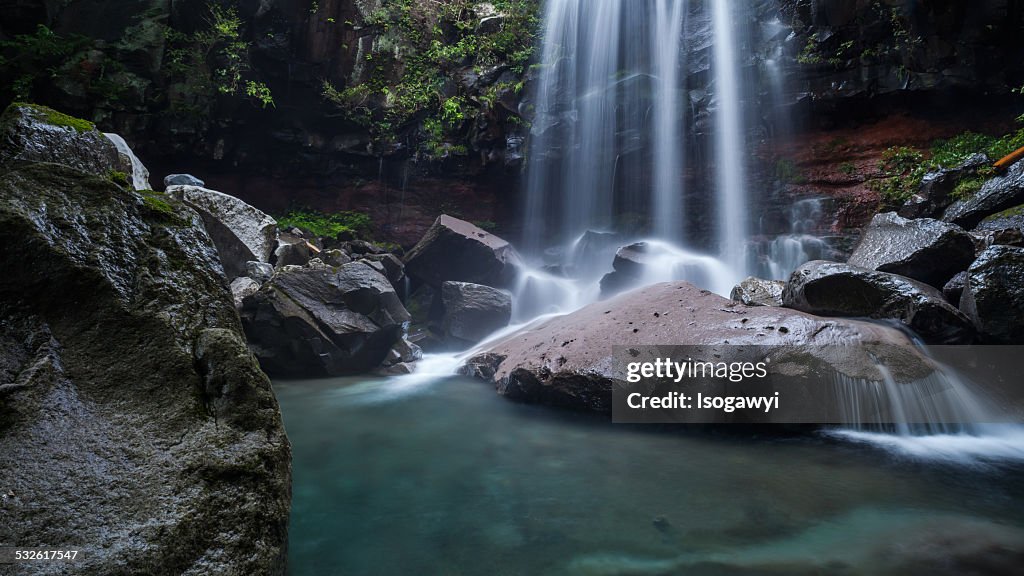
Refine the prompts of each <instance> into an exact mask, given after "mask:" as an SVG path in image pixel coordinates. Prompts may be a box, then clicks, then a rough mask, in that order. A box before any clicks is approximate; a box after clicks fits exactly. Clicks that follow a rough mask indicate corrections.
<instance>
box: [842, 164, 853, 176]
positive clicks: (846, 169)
mask: <svg viewBox="0 0 1024 576" xmlns="http://www.w3.org/2000/svg"><path fill="white" fill-rule="evenodd" d="M839 171H840V172H842V173H843V174H845V175H847V176H853V175H854V174H856V173H857V166H856V165H855V164H854V163H853V162H843V163H842V164H840V165H839Z"/></svg>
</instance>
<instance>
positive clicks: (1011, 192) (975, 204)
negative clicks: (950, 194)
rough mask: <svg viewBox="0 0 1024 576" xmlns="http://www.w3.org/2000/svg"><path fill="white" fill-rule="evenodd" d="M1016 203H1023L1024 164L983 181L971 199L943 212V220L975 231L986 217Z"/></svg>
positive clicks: (1017, 164) (1014, 166) (1011, 167)
mask: <svg viewBox="0 0 1024 576" xmlns="http://www.w3.org/2000/svg"><path fill="white" fill-rule="evenodd" d="M1019 204H1024V162H1017V163H1016V164H1014V165H1013V166H1010V168H1009V170H1007V171H1006V173H1005V174H1003V175H1002V176H996V177H995V178H992V179H990V180H989V181H987V182H985V184H984V185H983V186H982V187H981V190H979V191H978V193H977V194H975V195H974V196H972V197H970V198H968V199H966V200H961V201H959V202H955V203H954V204H953V205H952V206H950V207H949V208H947V209H946V212H945V214H944V215H943V216H942V219H943V220H945V221H946V222H952V223H954V224H957V225H959V226H962V227H964V228H974V227H975V226H977V225H978V224H979V223H980V222H981V221H982V220H984V219H985V218H987V217H988V216H991V215H993V214H997V213H999V212H1002V211H1003V210H1006V209H1007V208H1012V207H1014V206H1017V205H1019Z"/></svg>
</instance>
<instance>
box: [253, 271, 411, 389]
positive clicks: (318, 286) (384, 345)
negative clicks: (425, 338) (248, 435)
mask: <svg viewBox="0 0 1024 576" xmlns="http://www.w3.org/2000/svg"><path fill="white" fill-rule="evenodd" d="M241 316H242V324H243V326H244V327H245V333H246V334H247V335H248V337H249V345H250V347H251V348H252V350H253V352H254V353H255V354H256V357H257V358H259V360H260V364H261V365H262V366H263V368H264V369H265V370H266V371H267V372H268V373H270V374H279V375H283V376H333V375H341V374H358V373H363V372H368V371H370V370H373V369H376V368H378V367H380V366H381V364H382V363H383V362H384V361H385V360H386V359H387V357H388V352H389V351H390V350H391V348H392V347H393V346H394V345H395V344H396V343H397V342H398V341H399V340H400V339H401V338H402V335H403V332H404V324H405V323H406V322H408V321H409V319H410V317H409V313H408V312H406V310H405V308H404V307H403V306H402V303H401V302H400V301H399V299H398V295H397V294H395V290H394V288H393V287H392V286H391V283H390V282H388V279H387V278H385V277H384V276H383V275H382V274H380V273H379V272H377V271H375V270H374V269H372V268H370V267H369V266H368V265H366V264H365V263H363V262H351V263H348V264H345V265H343V266H341V267H339V268H331V267H327V266H319V267H305V268H302V267H297V266H288V267H285V268H284V269H282V270H280V271H278V272H277V273H276V274H275V275H274V277H273V278H271V280H270V281H269V282H267V283H266V284H264V285H263V286H262V287H261V288H260V290H259V291H258V292H256V293H255V294H253V295H252V296H249V297H247V298H246V299H245V300H244V301H243V302H242V310H241Z"/></svg>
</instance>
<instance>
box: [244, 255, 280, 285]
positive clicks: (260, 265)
mask: <svg viewBox="0 0 1024 576" xmlns="http://www.w3.org/2000/svg"><path fill="white" fill-rule="evenodd" d="M245 275H246V276H248V277H249V278H252V279H253V280H255V281H256V282H258V283H260V284H263V283H264V282H266V281H267V280H270V279H271V278H272V277H273V276H274V267H273V266H271V265H270V264H268V263H266V262H259V261H257V260H250V261H248V262H246V263H245Z"/></svg>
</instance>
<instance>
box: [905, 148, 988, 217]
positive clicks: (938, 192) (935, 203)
mask: <svg viewBox="0 0 1024 576" xmlns="http://www.w3.org/2000/svg"><path fill="white" fill-rule="evenodd" d="M990 162H991V161H990V160H989V158H988V156H986V155H984V154H980V153H979V154H973V155H971V157H969V158H968V159H967V160H965V161H964V162H963V163H961V164H960V165H959V166H957V167H956V168H952V169H943V170H937V171H935V172H929V173H927V174H925V175H924V177H923V178H922V179H921V185H920V186H919V187H918V189H917V192H915V193H914V195H913V196H911V198H910V199H909V200H907V201H906V202H905V203H904V204H903V206H901V207H900V209H899V211H898V213H899V215H900V216H902V217H903V218H942V214H943V212H945V210H946V208H948V207H949V205H950V204H952V203H953V197H952V196H951V194H952V192H953V189H954V188H956V185H957V184H959V183H960V181H961V180H962V179H963V178H965V177H967V176H970V175H973V174H974V173H975V172H976V171H977V169H978V168H980V167H982V166H985V165H987V164H989V163H990Z"/></svg>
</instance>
